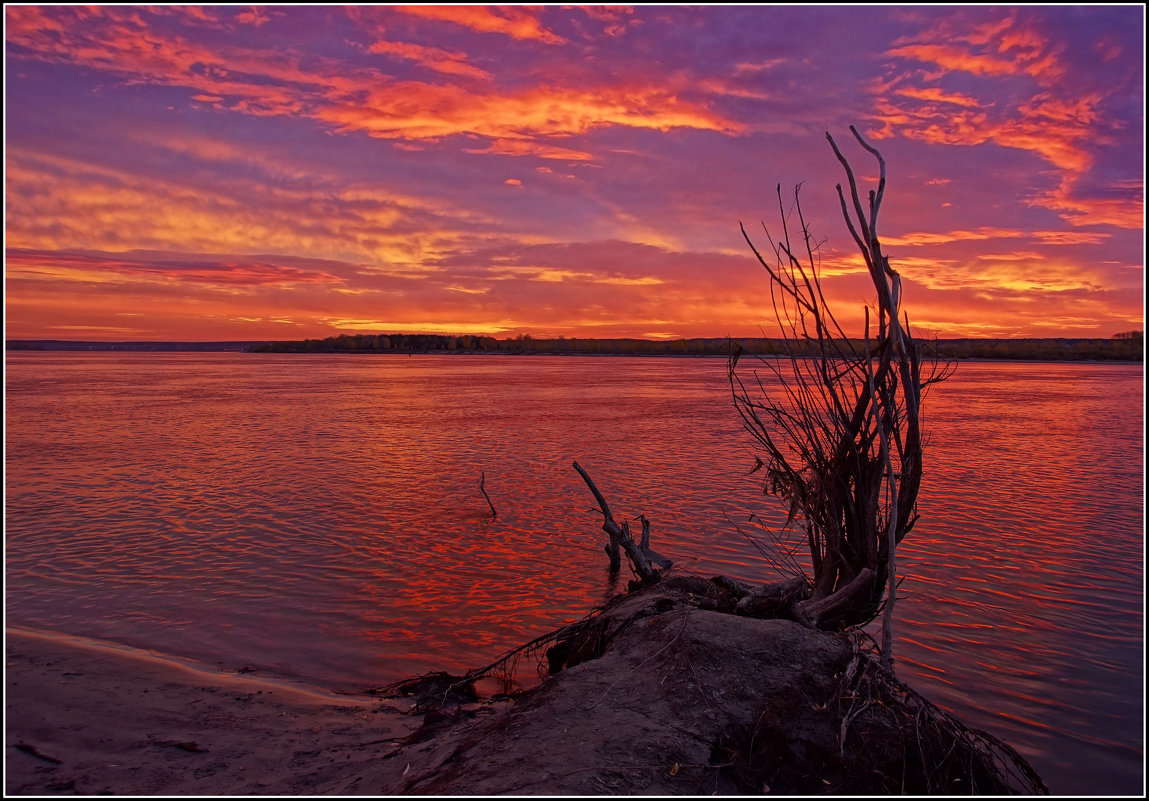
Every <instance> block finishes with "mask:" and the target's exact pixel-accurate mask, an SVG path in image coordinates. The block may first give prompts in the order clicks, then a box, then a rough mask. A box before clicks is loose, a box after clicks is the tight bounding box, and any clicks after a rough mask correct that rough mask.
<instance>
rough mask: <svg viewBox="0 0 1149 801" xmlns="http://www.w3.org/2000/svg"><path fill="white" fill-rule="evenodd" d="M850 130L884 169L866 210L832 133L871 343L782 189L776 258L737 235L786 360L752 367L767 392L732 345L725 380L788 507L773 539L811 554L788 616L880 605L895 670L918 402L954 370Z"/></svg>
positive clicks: (865, 610) (812, 619) (822, 617)
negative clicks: (860, 261)
mask: <svg viewBox="0 0 1149 801" xmlns="http://www.w3.org/2000/svg"><path fill="white" fill-rule="evenodd" d="M850 130H851V132H852V133H853V134H854V137H855V139H856V140H857V141H858V143H859V144H860V145H861V146H862V147H863V148H864V149H865V150H866V151H867V152H868V153H869V154H870V155H872V156H873V157H874V158H875V159H876V160H877V162H878V166H879V178H878V184H877V187H876V189H872V190H870V191H869V192H868V194H867V196H866V199H865V201H863V198H862V197H861V195H860V194H859V189H858V185H857V180H856V178H855V175H854V171H853V169H852V168H851V166H850V164H849V162H848V161H847V159H846V158H845V157H844V156H843V155H842V153H841V151H840V150H839V149H838V145H837V143H836V142H835V141H834V139H833V137H831V136H830V135H829V134H827V135H826V136H827V139H829V141H830V146H831V147H832V148H833V151H834V155H835V156H836V157H837V158H838V161H839V162H840V163H841V164H842V167H843V169H844V170H845V173H846V178H847V181H848V184H849V192H848V194H847V193H846V192H844V191H843V189H842V186H841V184H839V185H838V187H837V188H838V197H839V200H840V201H841V207H842V215H843V217H844V219H845V222H846V226H847V228H848V229H849V231H850V234H851V236H852V237H853V239H854V242H855V244H856V245H857V246H858V249H859V251H860V252H861V254H862V257H863V258H864V259H865V263H866V267H867V269H868V271H869V274H870V277H871V279H872V281H873V286H874V288H875V290H876V293H877V295H876V301H875V303H874V305H873V309H872V310H871V308H870V307H867V308H866V323H865V335H864V338H862V339H860V340H859V339H854V340H851V339H850V338H849V337H848V336H847V335H846V332H845V331H844V330H843V329H842V327H841V326H840V325H839V323H838V321H837V319H836V318H835V316H834V313H833V311H832V310H831V309H830V308H829V306H828V304H827V302H826V298H825V295H824V294H823V290H822V282H821V277H820V274H819V257H818V243H817V242H816V241H815V240H814V238H813V235H812V234H811V232H810V228H809V226H808V224H807V222H806V219H805V218H804V217H803V214H802V207H801V204H800V202H799V197H798V195H799V190H798V189H795V192H794V200H793V204H792V206H791V208H790V210H789V211H787V208H786V203H785V201H784V199H783V195H782V190H781V187H780V186H779V187H778V208H779V216H780V230H779V231H778V233H779V234H780V235H777V236H776V235H773V234H771V232H770V230H769V229H767V228H766V226H763V227H764V229H765V235H766V239H767V242H768V243H769V249H768V250H766V249H763V250H760V249H759V248H758V247H756V246H755V245H754V242H753V241H752V240H751V238H750V236H749V235H748V234H747V233H746V230H745V228H743V229H742V233H743V236H744V237H745V239H746V242H747V243H748V244H749V245H750V248H751V249H752V250H753V251H754V255H755V256H756V257H757V258H758V261H759V262H760V263H761V264H762V266H763V267H764V268H765V269H766V272H767V273H768V275H769V277H770V291H771V303H772V307H773V310H774V314H775V319H776V321H777V324H778V327H779V329H780V331H781V334H782V337H783V341H784V343H785V355H784V356H783V357H781V358H774V357H772V358H762V357H761V356H759V357H758V358H756V360H755V365H756V367H757V368H760V369H761V370H762V371H763V372H764V373H767V374H769V375H770V376H772V378H773V381H772V382H768V381H764V380H761V379H760V378H759V376H758V374H757V372H756V371H751V373H750V374H749V375H748V373H747V370H746V369H745V368H746V360H745V359H743V360H741V363H740V357H741V356H743V352H742V350H741V349H740V348H737V349H736V350H735V352H734V354H733V355H732V357H731V359H730V364H729V378H730V385H731V390H732V392H733V396H734V401H735V404H736V406H737V408H738V411H739V413H740V414H741V416H742V420H743V422H744V424H745V427H746V429H747V430H748V431H749V432H750V434H751V435H752V436H753V438H754V439H755V441H756V442H757V443H758V444H759V445H760V446H761V448H762V451H763V453H762V458H760V459H759V462H758V465H757V466H756V468H755V469H758V468H764V469H765V474H764V475H765V478H764V485H763V489H764V492H765V493H766V494H768V495H773V496H776V497H778V498H779V499H781V500H782V501H783V502H784V503H785V504H786V505H787V506H788V508H789V519H788V520H787V524H786V526H785V527H784V530H783V531H773V532H770V533H771V535H772V536H774V537H775V538H776V539H777V540H778V541H779V542H785V541H786V540H789V539H791V538H792V536H793V535H794V534H795V533H796V534H797V535H798V536H801V537H803V538H804V540H805V543H806V546H807V547H808V548H809V551H810V556H811V562H812V567H813V575H812V576H805V571H804V570H802V568H800V567H798V566H797V564H796V563H794V562H792V563H791V564H792V568H793V569H794V570H795V571H798V572H799V573H800V574H801V575H802V576H803V577H804V578H805V579H806V581H804V582H802V586H803V588H804V592H803V593H802V594H803V595H808V597H806V598H805V599H804V600H801V601H800V602H798V603H797V604H795V605H794V606H793V607H792V609H793V612H794V613H795V614H796V616H797V617H799V618H800V619H802V620H804V621H805V622H807V623H808V624H810V625H813V626H816V627H818V628H826V629H836V628H841V627H846V626H856V625H861V624H864V623H867V622H869V621H870V620H873V619H874V618H875V617H876V616H877V614H878V613H879V611H880V610H881V608H882V606H883V599H884V600H885V609H886V624H885V626H884V631H885V636H884V638H883V639H884V642H883V649H882V650H883V658H884V659H886V660H888V659H889V654H890V650H891V649H890V635H889V615H890V613H891V611H892V608H893V602H894V598H895V592H896V586H897V581H896V560H895V554H896V548H897V544H898V543H899V542H901V540H902V538H903V537H905V535H906V534H907V533H908V532H909V531H910V530H911V529H912V528H913V526H914V523H915V522H916V521H917V519H918V512H917V497H918V489H919V487H920V485H921V478H922V450H923V436H922V429H921V418H920V409H921V403H922V397H923V394H924V392H925V390H926V389H927V388H928V387H929V386H930V385H932V384H934V383H937V382H939V381H941V380H943V379H944V378H945V377H946V376H947V375H948V374H949V373H950V372H951V369H952V368H951V367H950V366H949V365H948V364H945V363H941V362H939V361H938V360H937V359H936V358H932V357H924V354H923V346H922V345H921V344H920V343H915V342H914V340H913V337H912V336H911V333H910V325H909V318H908V316H905V317H903V314H902V310H901V301H902V297H901V295H902V284H901V278H900V276H899V275H898V273H897V272H896V271H895V270H894V269H892V268H891V266H890V263H889V259H888V258H887V257H886V255H885V254H884V253H883V252H882V247H881V244H880V242H879V239H878V213H879V211H880V209H881V204H882V200H883V196H884V193H885V188H886V165H885V161H884V159H883V158H882V156H881V154H880V153H879V152H878V151H877V150H876V149H874V148H873V147H872V146H870V145H869V143H867V142H866V140H865V139H864V138H863V137H862V136H861V135H860V134H859V133H858V132H857V130H855V129H854V128H853V127H851V128H850ZM871 313H873V316H874V317H875V318H876V330H874V329H873V327H872V325H871V322H872V321H871ZM792 526H794V527H796V530H795V528H793V527H792Z"/></svg>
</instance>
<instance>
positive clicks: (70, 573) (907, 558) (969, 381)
mask: <svg viewBox="0 0 1149 801" xmlns="http://www.w3.org/2000/svg"><path fill="white" fill-rule="evenodd" d="M1143 387H1144V384H1143V371H1142V369H1141V367H1140V366H1128V365H1117V366H1113V365H1080V364H1052V365H1051V364H1006V363H996V364H990V363H983V364H963V365H962V366H961V367H960V369H959V371H958V373H957V375H956V376H955V377H954V378H952V379H951V380H950V381H949V382H948V383H946V384H943V385H941V386H939V387H937V388H936V389H935V390H934V391H933V393H932V394H931V395H930V396H928V397H927V400H926V404H927V405H926V410H925V411H926V419H927V425H928V428H929V430H930V432H931V440H930V444H929V447H928V450H927V454H926V458H927V466H926V476H925V481H924V487H923V492H922V496H921V504H920V505H921V511H922V519H921V521H920V522H919V523H918V526H917V527H916V528H915V530H914V531H913V532H912V533H911V534H910V536H909V537H908V538H907V539H906V542H905V545H904V546H903V549H902V550H900V551H899V555H900V564H901V566H902V567H903V568H904V571H905V572H906V573H907V574H908V578H907V579H906V581H905V582H904V584H903V585H902V594H903V596H904V597H903V599H902V600H900V601H899V603H898V606H897V615H896V616H897V628H896V630H895V631H896V635H897V637H898V640H897V642H896V646H895V655H896V658H897V661H898V665H899V671H900V675H901V676H902V677H903V678H904V679H906V680H908V681H910V682H911V683H912V684H914V685H915V686H916V687H917V688H919V689H920V690H922V691H923V692H925V694H926V695H928V696H929V697H931V698H932V699H933V700H935V701H936V702H937V703H939V704H941V705H942V706H945V707H947V708H950V709H952V710H954V711H955V712H957V713H958V714H959V716H961V717H962V718H963V719H965V720H966V721H967V722H968V723H971V724H972V725H976V726H979V727H982V728H985V729H987V730H989V731H991V732H993V733H995V734H997V735H999V736H1001V737H1004V738H1005V739H1006V740H1007V741H1009V742H1010V743H1011V744H1013V745H1014V746H1015V747H1017V748H1018V749H1019V750H1020V751H1021V752H1022V753H1023V754H1024V755H1025V756H1026V757H1028V758H1029V759H1030V760H1031V761H1032V762H1033V763H1034V764H1035V766H1036V767H1037V768H1038V770H1039V771H1040V772H1041V773H1042V775H1043V776H1044V777H1045V779H1046V781H1047V782H1048V784H1049V785H1050V788H1051V789H1052V790H1053V792H1055V793H1064V794H1069V793H1086V794H1098V793H1102V794H1104V793H1120V794H1139V793H1140V791H1141V789H1142V782H1143V756H1142V754H1143V718H1144V715H1143V713H1144V693H1143V688H1144V672H1143V668H1144V659H1143V657H1144V639H1143V633H1144V628H1143V626H1144V618H1143V601H1144V594H1143V589H1144V572H1143V566H1144V540H1143V532H1144V528H1143V526H1144V505H1143V498H1144V496H1143V487H1144V484H1143V481H1144V474H1143V458H1142V454H1143V450H1142V449H1143V440H1142V436H1143V425H1144V420H1143V410H1144V389H1143ZM6 401H7V406H6V425H7V428H6V436H5V445H6V467H7V475H6V491H7V498H6V509H5V528H6V532H5V545H6V559H7V563H6V579H7V591H6V610H7V620H8V623H9V624H11V625H17V626H22V627H31V628H37V629H49V630H55V631H61V632H65V633H69V634H81V635H87V636H91V637H97V638H102V639H107V640H112V641H116V642H122V643H126V644H130V645H134V646H138V647H143V648H148V649H153V650H157V651H161V652H166V653H172V654H176V655H179V656H184V657H192V658H198V659H200V660H202V661H206V662H208V663H212V664H218V665H219V666H221V667H222V668H226V669H235V668H238V667H241V666H244V665H250V666H253V667H256V668H258V669H261V670H264V671H267V672H273V673H276V674H279V675H285V676H290V677H293V678H297V679H301V680H306V681H310V682H313V683H317V684H321V685H324V686H327V687H330V688H334V689H358V688H363V687H367V686H378V685H381V684H384V683H387V682H390V681H393V680H395V679H398V678H402V677H405V676H407V675H411V674H413V673H418V672H424V671H427V670H431V669H449V670H454V671H461V670H464V669H466V668H468V667H473V666H476V665H480V664H485V663H486V662H489V661H491V660H492V659H493V658H495V657H496V656H498V655H499V654H501V653H502V652H503V651H505V650H507V649H509V648H511V647H513V646H515V645H517V644H519V643H521V642H524V641H526V640H527V639H530V638H532V637H534V636H537V635H539V634H542V633H544V632H546V631H547V630H550V629H552V628H554V627H556V626H558V625H561V624H563V623H565V622H568V621H570V620H574V619H576V618H578V617H581V616H582V615H583V614H584V613H585V612H586V611H588V610H589V608H590V607H591V606H593V605H595V604H598V603H600V602H602V601H604V600H605V599H606V598H608V597H610V596H611V595H612V594H613V593H615V592H617V591H618V590H619V588H618V587H617V586H615V585H612V584H611V582H610V581H609V579H608V575H607V571H606V564H605V563H606V559H605V555H604V554H603V553H602V551H601V543H600V540H601V539H602V535H601V532H600V530H599V526H600V525H601V516H600V514H599V513H598V511H597V508H596V507H595V505H594V501H593V499H592V498H591V496H590V493H589V492H588V491H587V489H586V487H585V486H584V485H583V484H582V482H581V479H580V478H579V477H578V475H577V474H576V473H575V471H574V470H573V469H572V468H571V461H572V460H574V459H577V460H578V461H579V462H580V463H581V464H582V465H583V466H584V467H585V468H586V469H587V470H588V471H589V472H590V473H591V475H592V476H593V477H594V479H595V480H596V482H597V483H598V485H599V487H600V488H601V489H602V490H603V492H604V493H605V494H606V496H607V498H608V500H609V501H610V503H611V506H612V507H613V509H614V511H615V514H616V516H618V517H620V518H621V517H622V516H624V515H625V516H629V517H635V516H637V515H638V514H639V513H640V512H643V513H645V514H646V515H647V516H648V517H650V518H651V519H652V520H653V523H654V529H653V543H652V544H653V545H654V547H655V548H656V549H657V550H659V551H661V552H663V553H664V554H666V555H668V556H670V557H671V558H673V559H675V561H676V563H677V565H678V566H680V567H682V568H684V569H685V570H688V571H691V572H698V573H701V574H703V575H712V574H717V573H725V574H727V575H731V576H734V577H737V578H740V579H744V580H748V581H762V580H768V579H770V578H771V574H770V568H769V567H768V566H766V565H765V564H764V563H763V562H762V560H761V558H760V557H759V556H758V552H757V550H756V549H755V547H754V546H753V545H751V544H750V543H749V542H748V541H747V540H746V539H745V538H744V537H743V536H742V535H741V534H739V533H738V532H737V531H736V530H735V528H734V526H733V525H732V523H731V522H729V521H728V520H727V516H729V518H730V520H734V521H737V522H739V523H742V521H745V520H746V517H747V515H748V513H749V512H751V511H753V512H757V513H759V514H761V515H762V516H763V517H765V518H767V519H770V520H773V521H776V522H781V517H782V515H781V514H780V512H778V511H777V510H776V509H775V508H774V505H773V504H772V503H771V502H770V501H769V500H768V499H763V498H762V496H761V494H760V492H759V491H758V489H757V484H756V483H755V481H754V479H755V478H756V477H755V476H748V475H747V470H748V468H749V467H750V466H751V465H752V463H753V458H752V456H751V455H750V450H749V440H748V437H747V436H746V435H744V434H743V433H742V432H741V430H740V428H739V421H738V418H737V415H736V413H735V411H734V408H733V405H732V403H731V402H730V400H729V391H728V388H727V386H726V380H725V363H724V362H723V361H721V360H716V359H668V358H663V359H658V358H645V359H643V358H637V359H636V358H593V357H584V358H579V357H572V358H562V357H554V358H550V357H505V356H504V357H483V356H441V357H432V356H426V357H418V356H416V357H401V356H400V357H395V356H378V357H353V356H352V357H338V356H303V355H289V356H277V355H250V354H142V353H132V354H114V353H104V354H77V353H50V354H31V353H10V354H8V355H7V388H6ZM483 472H485V473H486V488H487V490H488V492H489V493H490V495H491V498H492V500H493V502H494V504H495V506H496V508H497V509H498V513H499V514H498V518H497V520H495V521H491V520H490V514H489V510H488V508H487V504H486V501H485V500H484V498H483V496H482V495H481V494H480V492H479V488H478V483H479V476H480V474H481V473H483Z"/></svg>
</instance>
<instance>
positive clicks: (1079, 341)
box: [5, 334, 1145, 364]
mask: <svg viewBox="0 0 1149 801" xmlns="http://www.w3.org/2000/svg"><path fill="white" fill-rule="evenodd" d="M732 344H734V345H737V346H739V347H741V348H742V349H743V351H744V352H745V353H746V354H748V355H762V356H785V355H786V352H785V350H784V344H783V343H782V342H781V341H780V340H770V339H766V338H727V337H709V338H695V339H675V340H647V339H578V338H572V339H567V338H558V339H536V338H532V337H530V336H520V337H517V338H514V339H501V340H500V339H495V338H494V337H478V336H448V335H439V334H358V335H347V334H344V335H341V336H338V337H328V338H326V339H305V340H296V341H280V342H271V341H242V340H233V341H217V342H210V341H209V342H161V341H149V342H87V341H78V340H46V339H38V340H28V339H10V340H7V341H6V342H5V350H7V351H13V352H15V351H36V352H51V351H63V352H83V351H88V352H156V353H227V352H234V353H324V354H331V353H346V354H374V355H386V354H392V355H402V354H409V355H414V354H423V355H428V354H442V355H461V356H465V355H526V356H679V357H682V356H690V357H707V356H710V357H722V358H726V357H727V356H729V354H730V350H731V345H732ZM859 344H860V343H859ZM922 344H923V345H926V346H927V347H929V348H931V349H936V351H937V355H938V357H939V358H941V359H951V360H954V361H1043V362H1130V363H1135V364H1143V363H1144V361H1145V349H1144V340H1143V338H1139V337H1136V338H1135V337H1124V338H1112V339H1100V338H1043V339H942V340H929V341H925V340H923V342H922Z"/></svg>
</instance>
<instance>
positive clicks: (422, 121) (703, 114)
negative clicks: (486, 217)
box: [316, 81, 743, 140]
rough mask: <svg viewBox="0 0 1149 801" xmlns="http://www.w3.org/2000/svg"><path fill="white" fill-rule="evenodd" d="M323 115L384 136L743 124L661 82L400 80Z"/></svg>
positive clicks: (344, 126)
mask: <svg viewBox="0 0 1149 801" xmlns="http://www.w3.org/2000/svg"><path fill="white" fill-rule="evenodd" d="M316 116H317V117H318V118H319V119H322V120H324V121H326V122H329V123H331V124H332V125H335V126H336V130H338V131H341V132H345V131H353V130H361V131H366V132H367V133H368V134H369V135H371V136H375V137H379V138H384V139H438V138H442V137H445V136H450V135H453V134H461V133H477V134H480V135H483V136H489V137H492V138H494V139H506V140H514V139H520V140H521V139H522V138H523V136H524V133H526V132H530V133H532V134H535V135H540V136H553V135H559V136H566V135H570V134H581V133H586V132H587V131H590V130H591V129H593V128H596V127H599V126H604V125H620V126H626V127H632V128H648V129H654V130H659V131H669V130H672V129H674V128H693V129H696V130H710V131H718V132H722V133H736V132H739V131H741V130H742V129H743V126H742V125H741V124H739V123H736V122H734V121H732V120H728V119H725V118H723V117H722V116H721V115H719V114H716V113H714V112H712V111H710V110H708V109H706V108H703V107H701V106H699V105H695V104H692V103H690V102H689V101H685V100H682V99H680V98H679V97H678V96H677V95H676V94H675V93H673V92H670V91H668V90H665V89H660V88H657V87H611V88H604V89H600V90H597V91H596V90H589V89H582V88H573V87H557V86H556V87H531V88H529V89H524V90H520V91H518V92H516V93H513V94H498V93H481V92H473V91H468V90H466V89H463V88H462V87H457V86H445V85H432V84H425V83H418V82H413V81H395V82H390V83H386V84H385V85H384V86H383V87H377V88H374V89H372V90H370V92H369V93H368V95H367V97H366V99H365V100H364V101H362V102H355V103H351V102H343V103H333V104H330V105H327V106H324V107H322V108H320V109H318V110H317V112H316Z"/></svg>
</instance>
